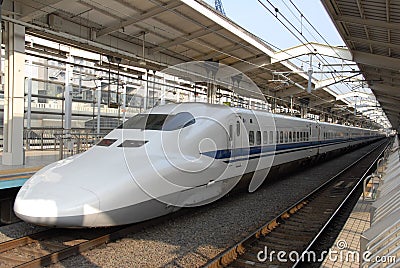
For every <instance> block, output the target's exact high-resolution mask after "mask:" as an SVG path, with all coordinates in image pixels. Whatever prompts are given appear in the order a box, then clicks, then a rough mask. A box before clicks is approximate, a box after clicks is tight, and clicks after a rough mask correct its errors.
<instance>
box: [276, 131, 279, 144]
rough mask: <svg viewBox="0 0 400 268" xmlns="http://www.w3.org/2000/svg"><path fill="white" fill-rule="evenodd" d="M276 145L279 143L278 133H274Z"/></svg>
mask: <svg viewBox="0 0 400 268" xmlns="http://www.w3.org/2000/svg"><path fill="white" fill-rule="evenodd" d="M276 143H279V131H277V132H276Z"/></svg>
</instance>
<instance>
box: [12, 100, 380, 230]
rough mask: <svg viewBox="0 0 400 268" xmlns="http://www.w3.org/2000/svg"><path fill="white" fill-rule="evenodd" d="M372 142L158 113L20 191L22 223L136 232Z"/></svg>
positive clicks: (343, 131)
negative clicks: (277, 173) (128, 227)
mask: <svg viewBox="0 0 400 268" xmlns="http://www.w3.org/2000/svg"><path fill="white" fill-rule="evenodd" d="M378 138H380V135H379V133H377V132H373V131H370V130H367V129H361V128H350V127H346V126H339V125H334V124H328V123H319V122H316V121H312V120H305V119H299V118H294V117H288V116H282V115H275V114H271V113H268V112H265V111H253V110H246V109H241V108H231V107H228V106H223V105H212V104H205V103H182V104H168V105H164V106H158V107H155V108H153V109H151V110H148V111H146V112H145V113H142V114H138V115H136V116H134V117H132V118H130V119H128V120H126V121H125V122H124V123H123V124H122V125H121V126H120V127H118V128H116V129H115V130H113V131H111V132H110V133H109V134H108V135H107V136H105V137H104V139H102V140H101V141H100V142H99V143H98V144H97V145H95V146H94V147H92V148H91V149H89V150H88V151H86V152H84V153H82V154H79V155H75V156H72V157H69V158H66V159H64V160H60V161H58V162H55V163H53V164H50V165H48V166H46V167H44V168H43V169H41V170H40V171H39V172H37V173H36V174H35V175H33V176H32V177H31V178H30V179H29V180H28V181H27V182H26V183H25V184H24V185H23V186H22V187H21V189H20V191H19V193H18V195H17V197H16V200H15V205H14V211H15V213H16V215H17V216H18V217H19V218H21V219H22V220H24V221H27V222H31V223H34V224H38V225H45V226H57V227H100V226H114V225H122V224H129V223H134V222H140V221H144V220H147V219H151V218H154V217H158V216H161V215H165V214H168V213H171V212H173V211H175V210H177V209H180V208H181V207H186V206H199V205H204V204H207V203H210V202H213V201H215V200H216V199H218V198H221V197H222V196H224V195H226V194H227V193H229V192H230V191H232V189H233V188H235V187H237V186H238V185H245V187H246V188H247V190H248V191H249V192H253V191H255V190H257V188H258V187H259V186H260V185H261V184H262V183H263V182H264V180H265V178H266V177H267V175H268V174H269V173H270V171H271V170H279V169H277V168H279V167H281V166H284V165H290V164H293V163H299V162H303V161H309V160H310V159H315V158H318V157H320V156H323V155H326V154H327V153H330V152H334V151H340V150H344V149H347V148H349V147H350V146H355V145H359V144H362V143H368V142H372V141H374V140H376V139H378Z"/></svg>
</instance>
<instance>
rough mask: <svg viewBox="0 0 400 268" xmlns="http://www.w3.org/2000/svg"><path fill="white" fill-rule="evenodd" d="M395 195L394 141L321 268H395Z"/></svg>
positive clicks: (399, 169)
mask: <svg viewBox="0 0 400 268" xmlns="http://www.w3.org/2000/svg"><path fill="white" fill-rule="evenodd" d="M373 177H375V178H377V180H375V181H374V179H373ZM399 191H400V152H399V141H398V138H397V137H396V138H395V141H394V143H393V145H392V147H391V148H389V149H388V153H387V155H386V156H385V157H384V159H383V161H382V164H381V166H380V167H378V169H377V170H376V172H375V173H374V174H373V176H372V179H371V180H370V181H369V183H368V186H367V187H366V188H365V191H364V193H363V194H362V195H361V197H360V198H359V200H358V202H357V204H356V206H355V207H354V208H353V211H352V212H351V214H350V216H349V218H348V219H347V221H346V223H345V225H344V226H343V228H342V230H341V232H340V234H339V235H338V237H337V238H336V241H335V242H334V244H333V246H332V247H331V248H330V250H329V251H328V255H327V256H326V258H325V260H324V262H323V263H322V265H321V267H324V268H325V267H331V268H339V267H340V268H342V267H343V268H353V267H354V268H356V267H357V268H359V267H399V266H398V265H399V262H400V228H399V227H400V196H399V195H398V192H399ZM329 252H332V253H333V254H331V255H329Z"/></svg>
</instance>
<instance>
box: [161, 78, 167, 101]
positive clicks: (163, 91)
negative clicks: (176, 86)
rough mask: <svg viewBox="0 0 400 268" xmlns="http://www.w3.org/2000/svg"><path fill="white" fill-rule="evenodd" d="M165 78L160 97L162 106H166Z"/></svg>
mask: <svg viewBox="0 0 400 268" xmlns="http://www.w3.org/2000/svg"><path fill="white" fill-rule="evenodd" d="M165 87H166V85H165V77H163V84H162V86H161V97H160V104H161V105H164V104H165Z"/></svg>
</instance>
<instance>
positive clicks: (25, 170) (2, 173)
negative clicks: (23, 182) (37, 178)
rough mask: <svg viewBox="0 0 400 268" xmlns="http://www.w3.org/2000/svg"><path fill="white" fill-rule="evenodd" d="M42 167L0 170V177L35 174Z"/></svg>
mask: <svg viewBox="0 0 400 268" xmlns="http://www.w3.org/2000/svg"><path fill="white" fill-rule="evenodd" d="M42 167H43V166H38V167H27V168H17V169H6V170H0V176H7V175H9V176H13V175H14V174H21V173H28V172H36V171H38V170H39V169H41V168H42Z"/></svg>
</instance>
